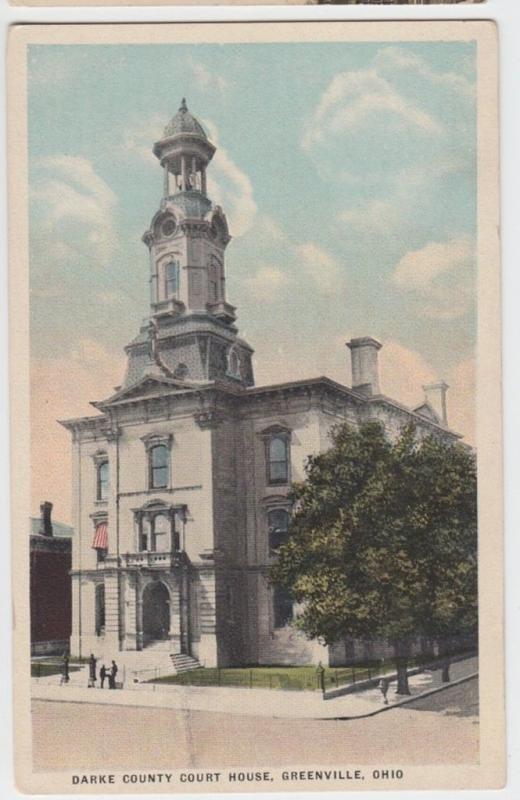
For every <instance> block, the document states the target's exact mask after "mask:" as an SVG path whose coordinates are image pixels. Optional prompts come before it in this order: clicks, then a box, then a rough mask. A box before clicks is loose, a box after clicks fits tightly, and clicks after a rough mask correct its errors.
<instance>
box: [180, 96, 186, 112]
mask: <svg viewBox="0 0 520 800" xmlns="http://www.w3.org/2000/svg"><path fill="white" fill-rule="evenodd" d="M187 110H188V106H187V105H186V98H185V97H183V98H182V101H181V105H180V108H179V111H187Z"/></svg>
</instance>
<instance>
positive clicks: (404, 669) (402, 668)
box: [395, 656, 410, 694]
mask: <svg viewBox="0 0 520 800" xmlns="http://www.w3.org/2000/svg"><path fill="white" fill-rule="evenodd" d="M395 662H396V666H397V691H396V694H410V687H409V686H408V659H407V658H406V656H398V657H397V658H396V660H395Z"/></svg>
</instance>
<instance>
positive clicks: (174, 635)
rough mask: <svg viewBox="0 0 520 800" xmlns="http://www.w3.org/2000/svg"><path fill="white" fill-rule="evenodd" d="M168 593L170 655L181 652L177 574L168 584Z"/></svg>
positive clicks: (179, 599) (179, 600)
mask: <svg viewBox="0 0 520 800" xmlns="http://www.w3.org/2000/svg"><path fill="white" fill-rule="evenodd" d="M168 589H169V592H170V642H171V650H172V653H180V652H181V597H180V580H179V574H178V572H176V573H175V577H174V578H173V580H172V581H171V582H168Z"/></svg>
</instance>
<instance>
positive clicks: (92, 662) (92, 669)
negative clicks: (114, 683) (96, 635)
mask: <svg viewBox="0 0 520 800" xmlns="http://www.w3.org/2000/svg"><path fill="white" fill-rule="evenodd" d="M96 664H97V658H96V657H95V656H94V653H91V654H90V658H89V660H88V671H89V680H88V685H89V689H90V688H91V687H92V686H95V685H96V677H97V676H96Z"/></svg>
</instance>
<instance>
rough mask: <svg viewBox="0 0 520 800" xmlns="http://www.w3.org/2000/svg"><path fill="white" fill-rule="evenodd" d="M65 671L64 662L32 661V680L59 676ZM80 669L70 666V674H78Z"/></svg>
mask: <svg viewBox="0 0 520 800" xmlns="http://www.w3.org/2000/svg"><path fill="white" fill-rule="evenodd" d="M62 669H63V662H62V661H31V678H44V677H45V676H46V675H59V674H60V673H61V671H62ZM78 670H79V667H74V666H72V665H71V664H69V672H77V671H78Z"/></svg>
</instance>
